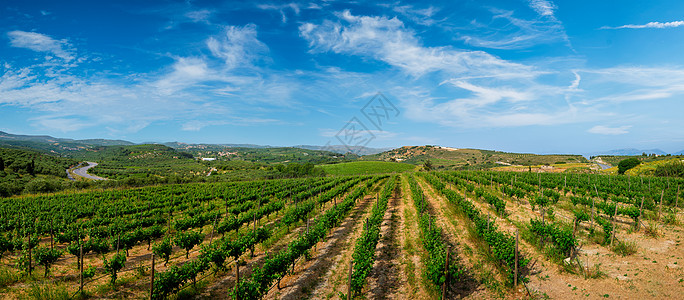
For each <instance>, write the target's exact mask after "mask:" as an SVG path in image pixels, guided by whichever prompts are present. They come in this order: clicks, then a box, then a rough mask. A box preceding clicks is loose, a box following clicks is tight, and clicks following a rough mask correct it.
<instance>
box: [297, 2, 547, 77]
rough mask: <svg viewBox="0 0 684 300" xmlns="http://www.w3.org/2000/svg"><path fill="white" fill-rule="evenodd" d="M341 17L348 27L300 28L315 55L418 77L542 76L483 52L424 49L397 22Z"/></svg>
mask: <svg viewBox="0 0 684 300" xmlns="http://www.w3.org/2000/svg"><path fill="white" fill-rule="evenodd" d="M338 17H339V18H340V20H342V21H344V22H345V23H347V24H348V25H347V26H343V25H342V24H340V23H338V22H331V21H327V20H326V21H324V22H323V23H322V24H320V25H316V24H312V23H305V24H302V25H301V26H300V27H299V30H300V35H301V36H302V37H303V38H304V39H306V40H307V41H308V42H309V45H310V47H311V51H312V52H327V51H332V52H335V53H340V54H353V55H360V56H368V57H372V58H375V59H377V60H380V61H384V62H385V63H387V64H389V65H391V66H394V67H397V68H399V69H401V70H403V71H405V72H406V73H408V74H411V75H412V76H415V77H420V76H422V75H424V74H427V73H430V72H435V71H442V72H446V73H450V74H458V75H461V76H489V77H499V78H503V79H510V78H525V77H528V78H529V77H535V76H537V75H539V72H537V71H536V70H534V68H532V67H530V66H526V65H523V64H517V63H513V62H509V61H505V60H502V59H500V58H497V57H495V56H493V55H490V54H488V53H486V52H483V51H466V50H456V49H452V48H450V47H424V46H422V45H421V43H420V41H419V40H418V38H416V36H415V34H414V33H413V32H411V31H410V30H408V29H406V28H405V27H404V23H403V22H401V21H400V20H398V19H397V18H392V19H388V18H386V17H368V16H354V15H352V14H351V13H350V12H349V11H344V12H342V13H339V14H338Z"/></svg>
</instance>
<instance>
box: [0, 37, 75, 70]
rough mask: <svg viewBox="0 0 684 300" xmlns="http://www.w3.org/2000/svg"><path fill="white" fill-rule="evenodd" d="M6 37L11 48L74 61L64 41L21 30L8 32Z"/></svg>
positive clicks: (68, 46)
mask: <svg viewBox="0 0 684 300" xmlns="http://www.w3.org/2000/svg"><path fill="white" fill-rule="evenodd" d="M7 37H8V38H9V39H10V45H11V46H12V47H17V48H25V49H29V50H33V51H36V52H47V53H51V54H53V55H54V56H57V57H59V58H61V59H64V60H65V61H67V62H69V61H71V60H73V59H74V54H73V52H72V51H71V50H68V49H69V48H70V47H71V46H70V45H69V43H67V41H66V40H55V39H53V38H51V37H50V36H47V35H45V34H41V33H37V32H27V31H21V30H14V31H10V32H8V33H7Z"/></svg>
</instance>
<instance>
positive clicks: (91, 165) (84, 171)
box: [67, 161, 107, 180]
mask: <svg viewBox="0 0 684 300" xmlns="http://www.w3.org/2000/svg"><path fill="white" fill-rule="evenodd" d="M86 163H88V165H87V166H85V167H80V168H76V169H73V171H74V174H76V175H78V176H81V177H84V178H88V179H92V180H107V178H102V177H99V176H95V175H90V174H88V170H89V169H91V168H94V167H96V166H97V163H95V162H90V161H87V162H86ZM67 173H68V172H67Z"/></svg>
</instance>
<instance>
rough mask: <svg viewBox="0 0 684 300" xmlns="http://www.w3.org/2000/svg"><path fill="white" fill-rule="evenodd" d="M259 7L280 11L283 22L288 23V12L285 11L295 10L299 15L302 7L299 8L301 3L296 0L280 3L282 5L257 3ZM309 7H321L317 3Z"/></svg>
mask: <svg viewBox="0 0 684 300" xmlns="http://www.w3.org/2000/svg"><path fill="white" fill-rule="evenodd" d="M257 7H258V8H259V9H263V10H275V11H278V12H280V16H281V20H282V21H283V23H287V14H286V13H285V11H286V10H292V12H294V13H295V15H297V16H298V15H299V12H300V11H301V9H300V8H299V4H297V3H294V2H291V3H285V4H280V5H276V4H259V5H257ZM307 8H309V9H320V7H319V6H317V5H315V4H312V5H309V6H308V7H307Z"/></svg>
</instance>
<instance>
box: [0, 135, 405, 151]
mask: <svg viewBox="0 0 684 300" xmlns="http://www.w3.org/2000/svg"><path fill="white" fill-rule="evenodd" d="M142 144H158V143H155V142H148V143H142ZM130 145H136V143H133V142H129V141H124V140H108V139H84V140H75V139H68V138H56V137H52V136H49V135H18V134H11V133H7V132H3V131H0V147H11V148H23V149H34V150H42V151H46V152H52V153H59V154H64V153H69V152H72V151H80V150H86V149H91V148H95V147H101V146H130ZM162 145H165V146H168V147H171V148H174V149H178V150H198V149H202V150H222V149H224V148H226V147H229V148H257V149H263V148H282V146H269V145H255V144H192V143H183V142H167V143H162ZM292 148H300V149H307V150H319V151H330V152H335V153H340V154H345V153H347V152H352V153H354V154H356V155H369V154H377V153H381V152H384V151H387V150H391V149H392V148H369V147H362V146H350V147H347V146H344V145H332V146H312V145H297V146H292Z"/></svg>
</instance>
